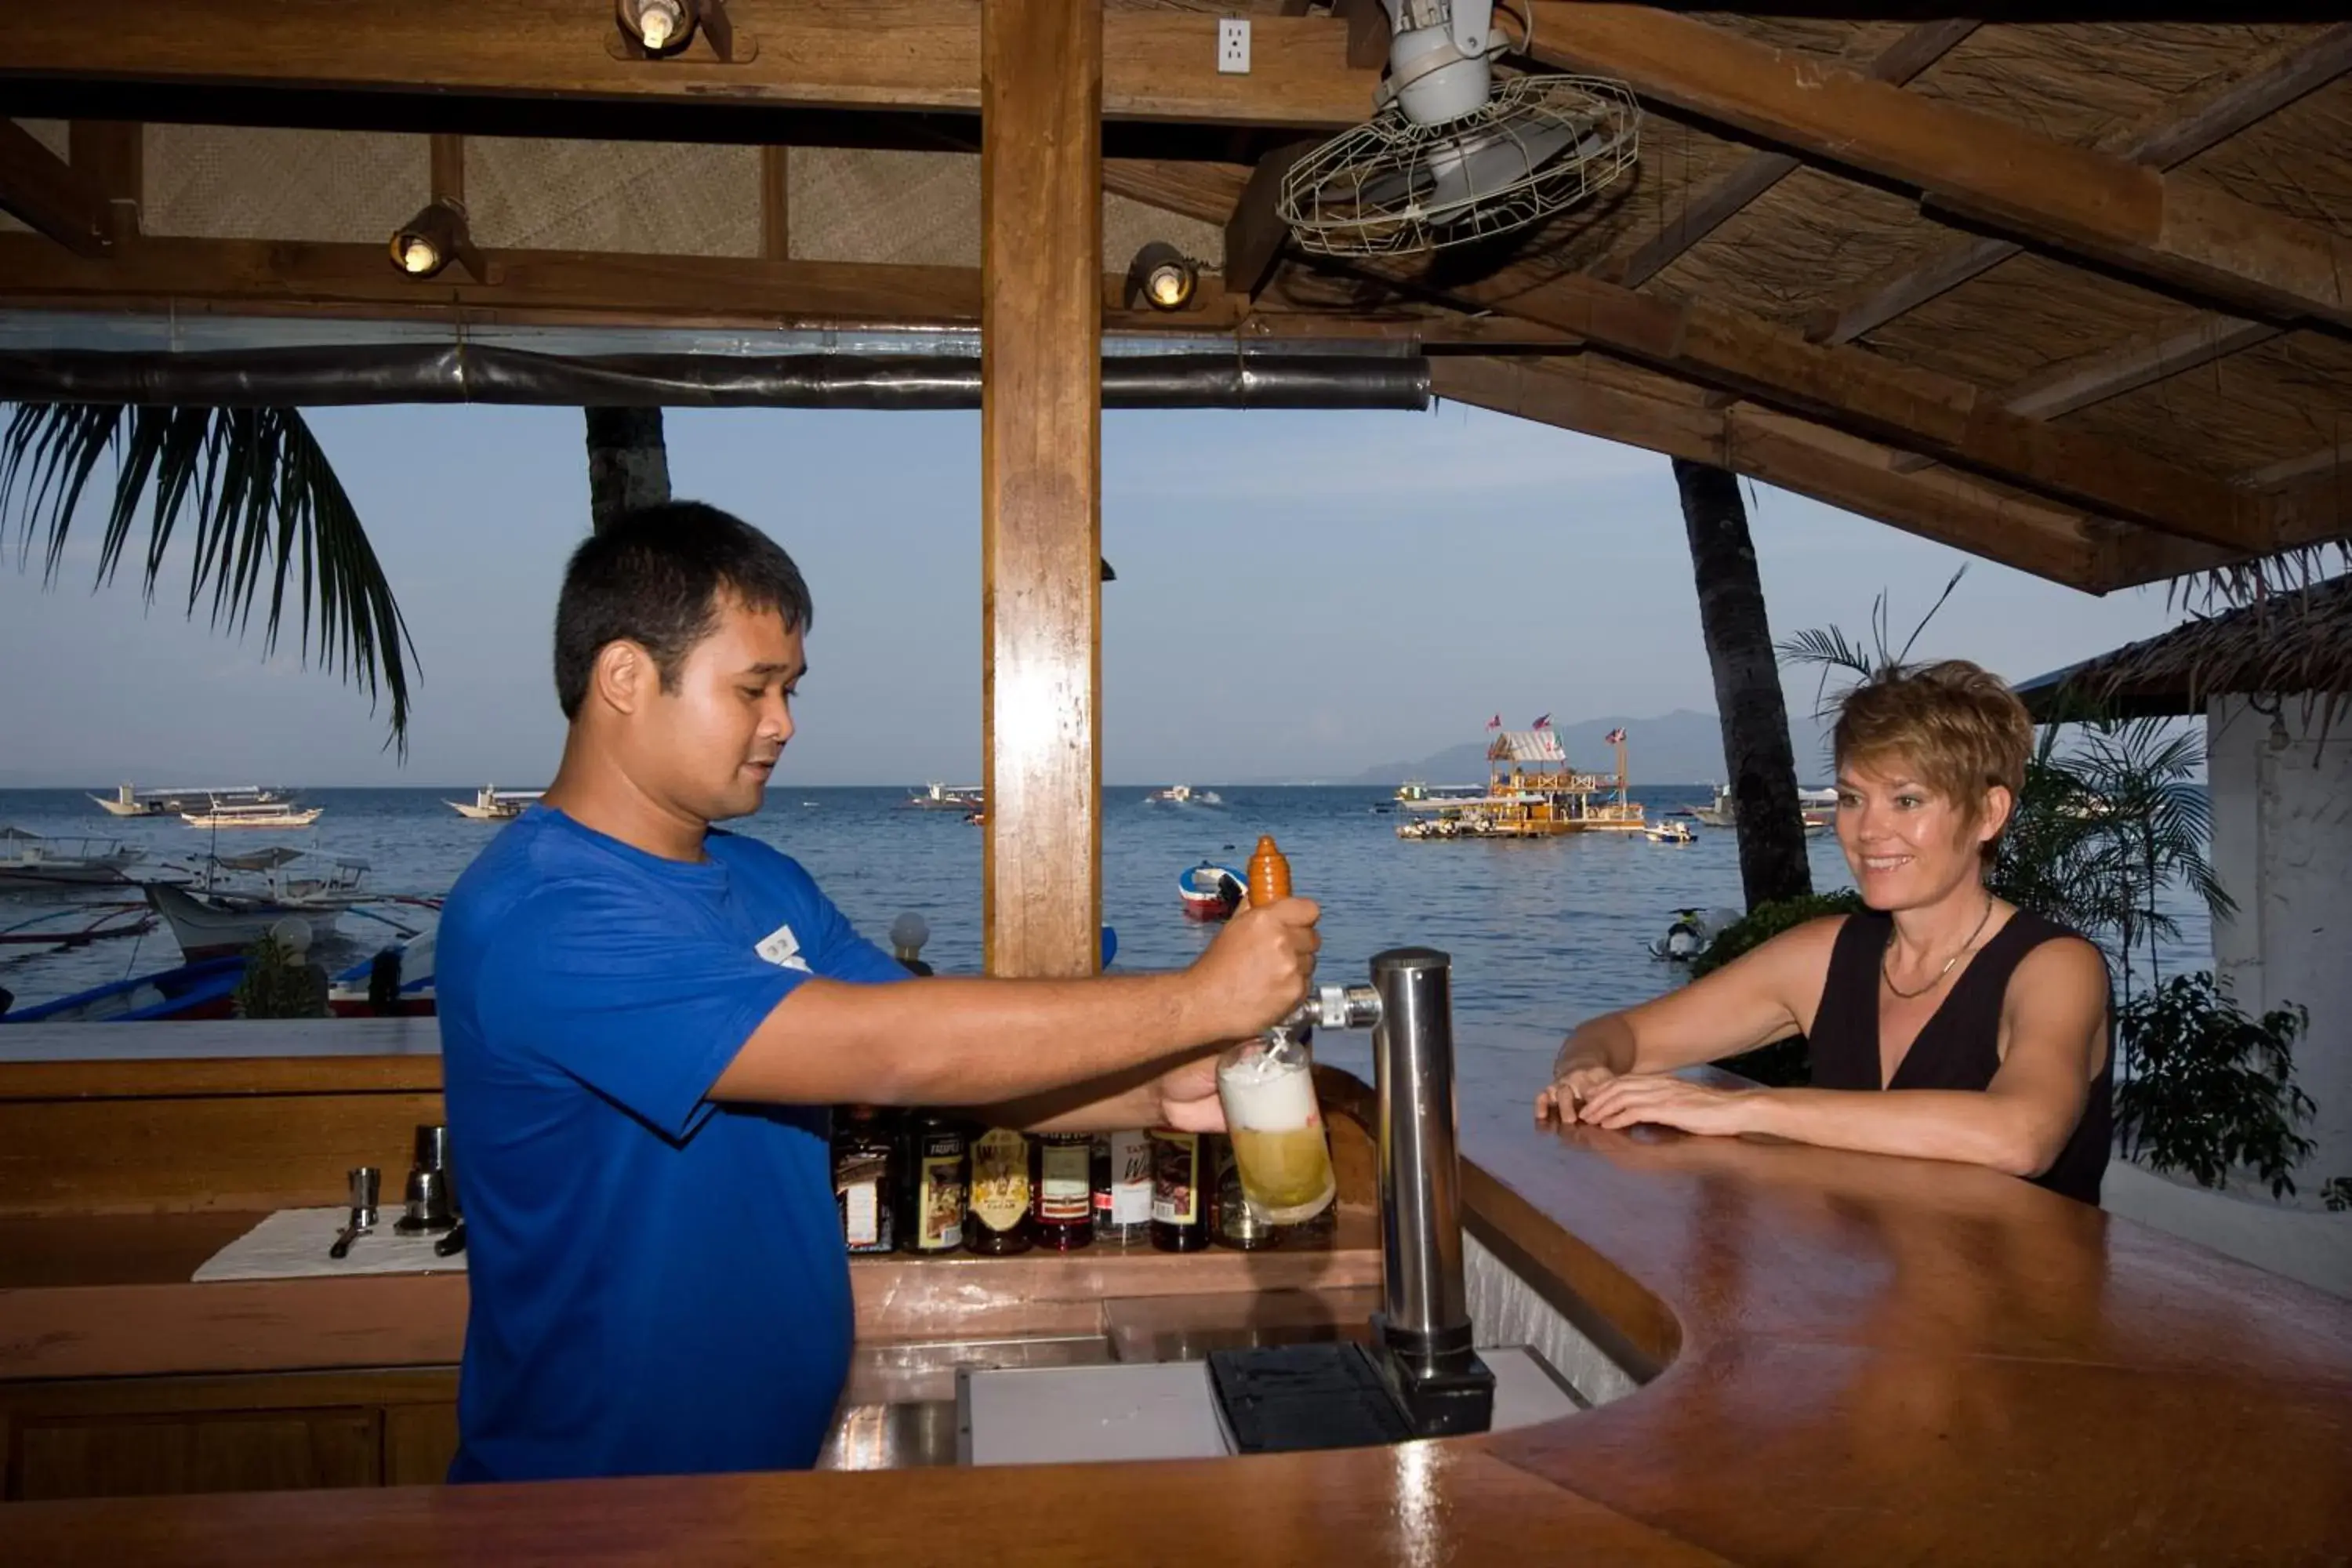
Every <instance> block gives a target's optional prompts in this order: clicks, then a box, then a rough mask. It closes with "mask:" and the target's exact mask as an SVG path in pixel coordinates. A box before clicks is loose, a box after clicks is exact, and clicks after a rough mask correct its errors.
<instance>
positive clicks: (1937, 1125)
mask: <svg viewBox="0 0 2352 1568" xmlns="http://www.w3.org/2000/svg"><path fill="white" fill-rule="evenodd" d="M1746 1103H1747V1110H1748V1115H1747V1117H1746V1118H1745V1120H1746V1121H1748V1126H1747V1127H1746V1128H1745V1129H1744V1131H1751V1132H1765V1133H1769V1134H1771V1135H1772V1136H1774V1137H1778V1138H1788V1139H1792V1140H1794V1141H1795V1142H1800V1143H1818V1144H1822V1145H1823V1146H1824V1147H1827V1148H1832V1149H1853V1150H1858V1151H1860V1152H1863V1153H1866V1154H1908V1155H1911V1156H1914V1157H1916V1158H1918V1159H1922V1160H1957V1161H1960V1162H1962V1163H1967V1164H1971V1165H1987V1166H1990V1167H1991V1168H1992V1169H1993V1170H1996V1171H2001V1172H2005V1173H2008V1174H2010V1175H2012V1176H2038V1175H2040V1174H2041V1173H2042V1172H2043V1171H2045V1170H2047V1169H2049V1167H2050V1163H2051V1161H2052V1160H2053V1159H2055V1158H2056V1157H2057V1151H2056V1150H2055V1149H2053V1148H2049V1147H2047V1146H2046V1140H2044V1139H2042V1138H2041V1137H2039V1136H2037V1135H2036V1133H2035V1131H2034V1129H2033V1128H2032V1125H2031V1119H2030V1115H2029V1113H2028V1112H2027V1111H2026V1110H2024V1109H2023V1108H2022V1107H2021V1106H2019V1105H2017V1104H2015V1103H2012V1102H2011V1100H2008V1099H2007V1098H2005V1097H2003V1096H2000V1095H1995V1094H1988V1093H1981V1092H1974V1091H1966V1090H1943V1089H1905V1090H1903V1091H1901V1092H1899V1093H1894V1094H1881V1093H1872V1092H1868V1091H1864V1090H1858V1089H1759V1090H1756V1091H1754V1092H1752V1093H1750V1094H1749V1095H1748V1096H1747V1097H1746Z"/></svg>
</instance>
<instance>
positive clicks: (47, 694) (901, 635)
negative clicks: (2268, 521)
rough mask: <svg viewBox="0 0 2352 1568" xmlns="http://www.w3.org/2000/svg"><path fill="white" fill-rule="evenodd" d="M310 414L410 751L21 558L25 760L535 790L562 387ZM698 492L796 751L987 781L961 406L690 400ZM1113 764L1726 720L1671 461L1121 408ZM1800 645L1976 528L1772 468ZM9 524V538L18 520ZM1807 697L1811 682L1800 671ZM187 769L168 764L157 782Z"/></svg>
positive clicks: (2073, 639) (2030, 638)
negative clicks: (809, 600)
mask: <svg viewBox="0 0 2352 1568" xmlns="http://www.w3.org/2000/svg"><path fill="white" fill-rule="evenodd" d="M312 423H313V425H314V426H315V427H316V428H317V430H318V432H319V434H320V439H321V440H322V441H323V442H324V443H325V445H326V447H327V450H328V452H329V454H330V455H331V457H332V458H333V459H334V462H335V464H336V467H337V468H338V470H339V471H340V472H341V475H342V477H343V479H344V482H345V484H346V485H347V487H348V488H349V489H350V490H351V492H352V498H353V500H355V502H356V503H357V505H358V507H359V509H360V513H361V516H362V518H363V519H364V520H365V521H366V522H367V524H368V527H369V531H370V534H371V536H372V537H373V540H374V541H375V543H376V548H377V551H378V552H379V553H380V554H381V556H382V557H383V561H384V563H385V565H386V567H387V569H388V570H389V572H390V574H391V576H392V579H393V584H394V589H395V591H396V592H397V593H398V595H399V597H400V602H401V605H402V608H403V609H404V612H405V613H406V615H407V617H408V624H409V627H410V630H411V632H412V634H413V635H414V637H415V640H416V645H417V652H418V657H419V662H420V664H421V669H420V670H419V671H418V674H417V679H416V681H415V721H414V724H413V727H412V731H411V739H410V750H409V755H408V759H407V761H406V763H405V764H403V763H400V762H399V761H398V760H397V759H396V758H395V756H394V754H393V753H392V752H387V751H385V750H383V734H384V730H383V718H382V715H381V714H380V713H378V714H371V713H370V711H369V709H368V704H367V702H366V700H364V698H363V697H362V695H360V694H359V693H357V692H356V691H354V690H352V689H349V688H346V687H344V686H343V685H342V684H341V683H340V682H339V681H338V680H337V679H335V677H334V676H333V675H332V674H331V673H329V672H326V671H323V670H320V669H317V668H311V669H305V668H302V666H301V663H300V661H299V659H298V658H296V657H295V655H294V653H293V651H292V649H291V648H290V647H281V648H280V650H279V652H278V655H277V656H276V657H274V658H269V659H267V660H265V659H264V658H262V656H261V651H260V638H259V636H258V634H257V633H255V634H253V635H251V636H248V637H247V638H246V639H245V640H243V641H241V642H240V641H238V640H236V639H234V638H232V637H225V636H220V635H216V634H215V633H213V632H211V631H210V630H209V629H207V628H206V627H205V626H204V625H203V624H202V623H201V622H199V623H198V624H196V625H193V626H192V625H190V624H188V623H187V622H186V620H185V619H184V616H182V614H181V607H180V606H181V604H182V603H183V602H184V595H185V584H186V566H185V561H184V556H183V557H182V558H181V559H179V560H176V561H174V562H173V564H172V566H171V567H170V568H168V569H167V571H166V574H165V576H164V580H163V593H162V595H160V596H159V598H158V600H157V603H156V604H155V605H153V606H152V608H151V607H148V606H144V605H142V603H141V601H140V596H139V595H138V593H137V591H136V588H135V585H133V584H131V583H130V582H129V581H128V580H127V579H126V580H125V581H122V582H119V583H117V584H115V585H114V586H113V587H111V588H109V589H105V590H102V591H100V592H98V593H96V594H92V593H91V591H90V588H89V578H90V571H91V567H90V562H91V559H92V553H91V552H92V541H94V539H95V535H96V527H97V522H98V521H99V520H98V518H97V517H95V516H88V517H85V518H84V520H83V521H82V525H81V530H82V537H81V538H80V539H79V542H78V543H77V546H76V551H75V559H74V560H73V561H71V562H70V563H68V567H67V569H66V572H65V574H64V576H63V578H62V580H61V581H60V583H59V584H58V586H57V587H56V588H54V589H52V590H48V591H46V592H45V591H44V590H43V589H42V587H41V583H40V574H39V570H38V563H37V560H36V561H35V562H34V563H33V564H32V565H31V567H30V568H29V569H26V570H19V569H18V563H17V560H16V552H15V551H14V550H13V549H12V550H11V551H10V552H9V554H8V558H7V562H6V564H5V566H0V661H5V668H6V669H7V670H8V671H9V676H8V679H6V680H5V682H0V785H51V784H56V785H78V786H81V785H87V786H95V785H101V784H108V783H110V782H112V781H115V780H120V779H131V780H134V781H143V782H157V783H168V784H202V783H215V782H216V783H242V782H277V783H283V784H296V785H310V786H314V787H315V786H326V785H334V784H431V785H442V784H464V783H468V782H481V781H485V780H490V781H495V782H496V783H498V784H500V785H502V786H504V785H513V786H517V787H523V786H530V785H535V784H541V783H543V782H544V781H545V779H546V777H547V775H548V773H549V772H550V771H551V768H552V766H553V763H554V761H555V758H556V754H557V752H558V750H559V748H560V746H561V743H562V719H561V716H560V715H559V714H558V713H557V711H556V708H555V700H554V696H553V692H552V687H551V677H550V675H549V672H548V662H549V653H548V643H549V637H550V630H551V624H552V617H553V612H554V603H555V593H556V587H557V583H558V580H559V577H560V575H561V573H562V564H563V560H564V557H565V554H566V553H567V552H568V551H569V550H570V549H571V547H572V545H573V544H574V543H575V542H577V541H578V539H579V538H580V537H581V536H582V534H583V532H584V531H585V528H586V518H587V479H586V474H585V469H584V462H583V437H582V426H581V419H580V416H579V414H578V412H577V411H576V410H572V409H511V408H489V407H474V408H415V407H396V408H368V409H330V410H321V411H319V412H317V413H315V414H314V415H313V416H312ZM668 434H669V445H670V463H671V474H672V478H673V481H674V484H675V486H676V489H677V494H678V495H679V496H680V497H681V498H694V499H699V500H709V501H712V502H714V503H716V504H718V505H720V506H724V507H727V508H729V509H730V510H735V511H737V512H740V514H742V515H743V516H745V517H747V518H749V519H751V521H754V522H756V523H758V524H759V525H760V526H761V527H763V528H765V529H767V530H768V531H770V532H771V533H772V534H774V535H775V536H776V538H777V539H779V540H780V541H782V542H783V544H784V545H785V547H786V548H787V549H789V550H790V551H791V552H793V555H794V557H795V558H796V559H798V560H799V562H800V563H801V565H802V568H803V572H804V573H805V574H807V576H808V578H809V581H810V584H811V586H812V588H813V591H814V595H815V599H816V626H815V630H814V636H813V637H812V638H811V640H810V645H809V647H810V658H811V662H812V667H813V668H812V674H811V677H810V679H809V680H808V681H807V682H806V684H805V686H804V688H803V697H802V701H801V703H800V708H799V716H800V721H801V726H802V727H801V733H800V736H799V737H798V738H797V739H796V740H795V741H794V742H793V747H792V750H791V752H789V753H788V754H787V756H786V759H785V764H784V766H785V776H787V777H789V778H792V779H794V780H796V781H798V782H801V783H806V784H914V783H919V782H920V781H922V780H924V779H927V778H950V779H954V780H960V781H965V782H969V781H971V780H972V779H975V778H977V776H978V771H979V755H980V591H979V556H980V510H979V459H980V453H979V438H980V421H979V416H978V415H976V414H919V415H918V414H867V413H847V412H831V411H823V412H820V411H771V410H757V411H753V410H740V411H738V410H730V411H716V412H713V411H703V412H676V411H673V412H672V413H671V415H670V416H669V421H668ZM1102 471H1103V487H1104V494H1103V540H1104V553H1105V554H1106V555H1108V558H1109V559H1110V561H1111V563H1112V564H1113V565H1114V566H1115V567H1117V569H1118V574H1119V580H1118V582H1117V583H1114V584H1108V586H1106V588H1105V590H1104V621H1105V626H1104V636H1103V659H1104V673H1103V691H1104V753H1105V755H1104V773H1105V777H1106V779H1107V780H1108V782H1110V783H1113V784H1120V783H1165V782H1167V781H1170V780H1182V779H1192V780H1199V781H1202V782H1208V781H1217V780H1226V779H1233V778H1241V777H1255V776H1276V775H1280V776H1292V775H1297V776H1306V775H1328V776H1342V777H1344V776H1347V775H1349V774H1352V773H1356V772H1358V771H1360V770H1361V769H1363V768H1365V767H1367V766H1370V765H1372V764H1374V763H1381V762H1384V761H1388V760H1391V759H1397V758H1410V757H1416V756H1421V755H1424V754H1427V753H1429V752H1435V751H1437V750H1440V749H1441V748H1443V747H1445V746H1449V745H1453V744H1456V743H1458V742H1463V741H1465V740H1475V739H1477V738H1478V736H1479V734H1480V732H1481V731H1482V728H1483V726H1484V724H1485V722H1486V718H1487V716H1488V715H1489V714H1490V713H1493V712H1496V711H1497V710H1499V711H1501V712H1502V713H1503V714H1504V715H1505V716H1506V718H1507V719H1509V720H1511V721H1514V722H1518V723H1524V722H1526V721H1528V720H1529V719H1532V718H1533V717H1534V716H1535V715H1536V714H1538V713H1541V712H1546V711H1549V712H1550V713H1552V714H1553V716H1554V718H1555V721H1558V722H1560V723H1568V722H1572V721H1576V720H1578V719H1581V718H1584V717H1587V716H1590V715H1597V714H1602V713H1624V714H1633V715H1641V714H1649V713H1659V712H1664V711H1666V710H1671V709H1675V708H1695V709H1703V710H1712V708H1713V707H1714V699H1713V691H1712V686H1711V683H1710V680H1709V677H1708V672H1707V665H1706V652H1705V649H1704V647H1702V645H1701V642H1700V638H1699V628H1698V610H1697V602H1696V596H1695V595H1694V593H1693V590H1692V585H1691V576H1690V561H1689V554H1688V551H1687V548H1686V546H1685V542H1684V535H1683V528H1682V522H1681V513H1680V510H1679V508H1678V506H1677V502H1676V499H1675V486H1674V479H1673V476H1672V474H1671V472H1670V471H1669V469H1668V466H1667V463H1666V460H1665V459H1664V458H1659V457H1655V456H1654V455H1652V454H1650V453H1647V452H1643V451H1638V450H1635V449H1633V448H1631V447H1619V446H1615V445H1613V444H1611V443H1609V442H1605V441H1600V440H1594V439H1591V438H1589V437H1580V436H1576V435H1572V434H1570V433H1567V432H1564V431H1559V430H1554V429H1551V428H1549V427H1547V426H1539V425H1533V424H1527V423H1522V422H1520V421H1517V420H1515V419H1511V418H1508V417H1506V416H1498V415H1491V414H1487V413H1485V412H1483V411H1480V410H1475V409H1467V408H1464V407H1461V406H1458V405H1444V406H1441V407H1439V408H1437V409H1435V410H1433V411H1432V412H1429V413H1424V414H1396V413H1347V414H1338V413H1313V414H1299V413H1288V414H1277V413H1233V412H1219V411H1194V412H1182V413H1166V412H1155V413H1142V412H1125V413H1112V414H1108V415H1107V416H1105V419H1104V440H1103V463H1102ZM1749 495H1750V518H1751V523H1752V525H1753V529H1754V533H1755V537H1756V542H1757V550H1758V554H1759V561H1760V563H1761V569H1762V573H1763V578H1764V585H1765V593H1766V598H1767V602H1768V604H1769V610H1770V615H1771V619H1772V626H1773V631H1774V633H1775V635H1776V636H1785V635H1786V634H1787V633H1789V632H1790V631H1792V630H1795V629H1798V628H1800V627H1804V626H1822V625H1825V624H1828V623H1831V622H1836V623H1839V624H1841V625H1843V626H1845V627H1846V628H1847V629H1848V630H1849V631H1859V630H1861V629H1862V628H1863V627H1864V626H1865V624H1866V622H1867V619H1868V616H1869V611H1870V603H1871V599H1872V597H1873V595H1875V594H1877V593H1878V592H1879V591H1880V590H1881V589H1882V588H1884V589H1886V590H1888V591H1890V593H1891V594H1892V596H1893V603H1894V618H1895V625H1896V626H1897V628H1898V629H1899V630H1907V628H1908V627H1909V626H1910V625H1911V623H1912V622H1913V621H1914V620H1916V617H1917V616H1918V615H1919V614H1920V613H1921V612H1923V611H1925V610H1926V608H1927V605H1929V604H1930V603H1932V602H1933V600H1934V597H1935V595H1936V593H1937V591H1938V590H1939V589H1940V588H1941V586H1942V585H1943V583H1944V580H1945V578H1947V577H1948V575H1949V574H1951V572H1952V570H1953V568H1954V567H1955V566H1956V565H1957V564H1958V563H1959V562H1960V561H1961V560H1962V559H1963V557H1962V556H1961V555H1960V554H1959V553H1958V552H1955V551H1952V550H1948V549H1946V548H1944V547H1943V546H1940V545H1936V544H1932V543H1929V542H1926V541H1923V540H1918V539H1915V538H1912V537H1910V536H1909V535H1906V534H1903V533H1900V532H1897V531H1895V530H1893V529H1890V528H1887V527H1885V526H1884V525H1882V524H1879V523H1875V522H1871V521H1864V520H1863V519H1860V518H1856V517H1853V516H1849V515H1847V514H1845V513H1843V512H1839V511H1836V510H1832V509H1830V508H1827V507H1823V506H1821V505H1818V504H1816V503H1814V502H1811V501H1809V500H1802V499H1800V498H1798V497H1794V496H1790V495H1788V494H1785V493H1783V492H1780V491H1777V490H1772V489H1765V488H1762V487H1751V488H1750V489H1749ZM11 542H12V544H13V542H14V536H13V535H12V536H11ZM2178 618H2179V616H2178V615H2177V614H2175V613H2173V612H2169V611H2168V609H2167V607H2166V605H2165V602H2164V595H2163V593H2162V591H2161V590H2160V589H2150V590H2140V591H2137V592H2131V593H2126V594H2120V595H2111V596H2110V597H2108V598H2105V599H2095V598H2092V597H2089V596H2087V595H2080V594H2076V593H2074V592H2073V591H2071V590H2069V589H2065V588H2061V587H2058V586H2056V585H2054V584H2047V583H2043V582H2041V581H2039V580H2037V579H2035V578H2032V577H2029V576H2026V575H2024V574H2020V573H2016V572H2012V571H2010V570H2008V569H2007V568H2005V567H2000V566H1997V565H1993V564H1991V563H1988V562H1979V563H1976V564H1975V565H1973V566H1972V567H1971V569H1970V571H1969V576H1968V579H1967V581H1966V582H1964V583H1963V584H1961V586H1960V589H1959V591H1958V594H1957V595H1955V596H1954V598H1953V601H1952V603H1951V604H1949V605H1947V606H1946V607H1945V609H1944V611H1943V613H1942V614H1941V615H1940V616H1938V617H1937V620H1936V622H1935V624H1934V626H1931V627H1930V629H1929V631H1928V633H1927V637H1925V638H1923V640H1922V642H1921V645H1920V649H1919V651H1920V652H1921V653H1923V654H1926V655H1928V656H1933V657H1943V656H1955V657H1962V658H1975V659H1978V660H1979V661H1981V662H1983V663H1985V664H1987V665H1989V666H1990V667H1991V668H1995V669H1997V670H1999V671H2000V673H2002V674H2004V675H2007V676H2010V677H2011V678H2012V679H2017V678H2022V677H2024V676H2028V675H2032V674H2038V673H2040V672H2041V671H2042V670H2045V669H2048V668H2053V667H2055V666H2058V665H2062V664H2065V663H2069V662H2071V661H2073V660H2074V659H2077V658H2084V657H2085V656H2087V655H2090V654H2093V653H2096V652H2098V651H2100V650H2102V649H2105V648H2106V647H2112V646H2114V645H2116V644H2117V643H2119V642H2124V641H2127V640H2130V639H2131V638H2134V637H2145V636H2147V635H2148V634H2150V633H2152V632H2154V631H2157V630H2159V629H2161V628H2162V627H2164V626H2168V625H2170V624H2172V623H2173V622H2174V621H2175V620H2177V619H2178ZM1789 681H1790V696H1791V700H1792V703H1796V704H1800V705H1810V704H1811V700H1812V695H1813V689H1814V677H1813V676H1812V675H1811V673H1809V672H1802V671H1800V672H1793V673H1791V674H1790V678H1789ZM164 775H169V777H168V778H167V777H165V776H164Z"/></svg>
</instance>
